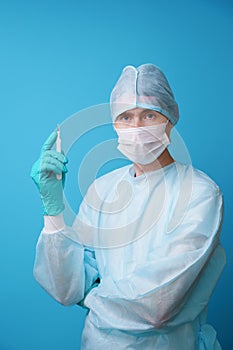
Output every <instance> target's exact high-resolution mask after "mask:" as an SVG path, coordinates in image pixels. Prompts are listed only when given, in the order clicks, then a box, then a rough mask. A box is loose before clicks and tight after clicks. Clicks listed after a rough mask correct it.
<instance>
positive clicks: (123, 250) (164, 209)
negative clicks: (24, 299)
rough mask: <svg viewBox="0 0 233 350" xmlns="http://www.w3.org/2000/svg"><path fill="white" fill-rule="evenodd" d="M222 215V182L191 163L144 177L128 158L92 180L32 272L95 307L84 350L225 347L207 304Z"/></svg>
mask: <svg viewBox="0 0 233 350" xmlns="http://www.w3.org/2000/svg"><path fill="white" fill-rule="evenodd" d="M222 216H223V199H222V194H221V191H220V189H219V187H218V186H217V185H216V184H215V182H214V181H213V180H211V179H210V178H209V177H208V176H207V175H206V174H205V173H203V172H201V171H200V170H197V169H195V168H194V167H192V166H191V165H185V164H182V163H179V162H174V163H171V164H169V165H167V166H165V167H164V168H162V169H158V170H154V171H151V172H148V173H146V174H143V175H140V176H137V177H134V170H133V165H127V166H125V167H122V168H120V169H117V170H114V171H112V172H110V173H108V174H106V175H104V176H102V177H100V178H98V179H96V180H95V181H94V183H93V184H92V185H91V186H90V187H89V189H88V191H87V194H86V196H85V198H84V200H83V202H82V204H81V206H80V208H79V212H78V215H77V217H76V219H75V221H74V224H73V226H72V227H67V226H64V227H62V228H61V229H56V227H55V228H54V232H47V231H46V229H45V228H44V229H43V230H42V232H41V234H40V237H39V240H38V243H37V249H36V258H35V265H34V276H35V278H36V280H37V281H38V282H39V283H40V284H41V286H42V287H43V288H44V289H45V290H46V291H47V292H48V293H49V294H50V295H51V296H52V297H53V298H55V299H56V300H57V301H58V302H60V303H62V304H63V305H72V304H79V305H81V306H84V307H86V308H87V309H88V312H87V315H86V319H85V325H84V330H83V335H82V345H81V349H82V350H93V349H98V350H102V349H105V350H108V349H109V350H110V349H117V350H123V349H124V350H125V349H127V350H129V349H131V350H137V349H138V350H139V349H140V350H142V349H148V350H152V349H153V350H154V349H158V350H168V349H169V350H194V349H198V350H219V349H221V347H220V344H219V342H218V340H217V337H216V331H215V330H214V328H213V327H212V326H211V325H209V324H208V323H207V307H208V302H209V299H210V296H211V294H212V292H213V290H214V287H215V286H216V283H217V281H218V279H219V277H220V275H221V273H222V270H223V268H224V265H225V253H224V250H223V248H222V247H221V244H220V237H219V236H220V231H221V222H222ZM55 220H56V218H55Z"/></svg>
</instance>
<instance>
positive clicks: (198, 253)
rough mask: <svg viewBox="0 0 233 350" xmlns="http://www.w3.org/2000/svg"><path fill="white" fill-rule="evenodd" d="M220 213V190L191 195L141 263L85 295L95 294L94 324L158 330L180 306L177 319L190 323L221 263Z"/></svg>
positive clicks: (204, 300)
mask: <svg viewBox="0 0 233 350" xmlns="http://www.w3.org/2000/svg"><path fill="white" fill-rule="evenodd" d="M222 215H223V199H222V194H221V192H220V190H219V189H216V188H212V187H210V188H207V189H204V190H203V191H202V192H201V193H194V195H193V196H192V198H191V201H190V202H189V205H188V208H187V209H186V212H185V215H184V217H183V219H182V221H181V222H180V224H179V225H177V227H175V228H174V229H173V230H172V231H171V232H169V233H164V234H163V237H162V238H161V240H160V243H159V244H158V246H157V247H156V249H154V251H152V252H151V253H150V254H149V256H148V259H147V263H146V264H143V265H142V264H140V262H139V263H138V265H137V266H136V268H135V269H134V271H132V272H130V273H129V274H128V275H126V276H125V277H124V278H122V279H120V280H118V281H113V280H112V279H111V276H107V277H106V278H105V279H103V281H101V284H100V285H99V286H98V288H97V289H96V291H93V293H90V295H88V296H87V298H86V300H85V301H84V302H85V304H86V305H87V306H88V305H91V304H92V299H93V298H96V297H98V308H95V309H93V310H91V311H92V316H93V318H96V320H98V322H99V323H98V324H99V326H100V327H103V328H105V327H106V328H109V327H113V328H115V327H117V328H119V329H123V330H127V331H131V332H133V331H146V330H152V329H160V328H162V327H166V325H168V324H169V322H171V323H172V322H173V319H174V317H175V316H177V315H178V313H182V309H183V310H184V309H185V305H186V310H188V312H184V313H183V314H182V315H181V316H180V318H179V317H178V318H177V322H189V321H192V320H193V319H194V318H195V317H196V316H197V313H199V312H200V311H201V310H203V309H204V308H205V307H206V305H207V303H208V300H209V297H210V295H211V293H212V291H213V289H214V287H215V285H216V283H217V280H218V278H219V276H220V274H221V272H222V269H223V266H224V264H225V254H224V252H223V250H222V248H219V234H220V230H221V222H222ZM216 247H217V249H216ZM194 291H195V292H194ZM195 303H196V305H195V306H194V307H193V305H194V304H195ZM175 323H176V321H175Z"/></svg>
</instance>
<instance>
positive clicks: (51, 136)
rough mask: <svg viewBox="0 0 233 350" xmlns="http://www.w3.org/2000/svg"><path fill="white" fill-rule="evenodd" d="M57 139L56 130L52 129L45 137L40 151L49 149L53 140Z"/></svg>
mask: <svg viewBox="0 0 233 350" xmlns="http://www.w3.org/2000/svg"><path fill="white" fill-rule="evenodd" d="M56 139H57V132H56V131H53V132H52V133H51V134H50V135H49V137H48V138H47V140H46V141H45V143H44V144H43V146H42V148H41V153H43V152H45V151H48V150H50V149H51V148H52V147H53V145H54V143H55V141H56Z"/></svg>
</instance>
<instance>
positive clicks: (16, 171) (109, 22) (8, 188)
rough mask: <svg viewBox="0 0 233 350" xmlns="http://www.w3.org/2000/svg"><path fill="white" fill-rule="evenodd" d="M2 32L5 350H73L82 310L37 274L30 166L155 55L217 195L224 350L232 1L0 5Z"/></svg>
mask: <svg viewBox="0 0 233 350" xmlns="http://www.w3.org/2000/svg"><path fill="white" fill-rule="evenodd" d="M0 36H1V38H0V39H1V40H0V45H1V50H0V52H1V54H0V59H1V65H0V89H1V91H0V101H1V103H0V115H1V136H0V146H1V148H0V149H1V164H2V166H1V169H2V170H1V235H0V240H1V248H0V249H1V253H0V260H1V261H0V266H1V294H0V295H1V298H0V304H1V305H0V310H1V312H0V322H1V324H0V349H1V350H21V349H22V350H29V349H34V350H37V349H38V350H39V349H40V350H41V349H46V350H47V349H56V350H62V349H70V350H72V349H79V348H80V335H81V331H82V326H83V320H84V315H85V311H83V310H81V309H80V308H78V307H63V306H61V305H59V304H58V303H56V302H55V301H54V300H53V299H52V298H51V297H49V296H48V295H47V294H46V293H45V292H44V291H43V290H42V288H41V287H40V286H39V285H38V284H37V283H36V282H35V280H34V278H33V275H32V268H33V260H34V254H35V245H36V241H37V238H38V235H39V232H40V230H41V228H42V225H43V220H42V216H41V205H40V200H39V196H38V193H37V191H36V188H35V186H34V184H33V182H32V181H31V179H30V177H29V173H30V168H31V165H32V163H33V162H34V161H35V160H36V158H37V157H38V154H39V150H40V147H41V145H42V143H43V141H44V140H45V138H46V137H47V136H48V134H49V133H50V132H51V130H53V129H54V127H55V126H56V124H57V123H61V122H62V121H63V120H64V119H66V118H67V117H69V116H70V115H72V114H73V113H75V112H77V111H79V110H81V109H83V108H87V107H89V106H92V105H96V104H99V103H105V102H108V100H109V94H110V91H111V89H112V87H113V85H114V84H115V82H116V79H117V78H118V76H119V74H120V72H121V70H122V68H123V67H124V66H125V65H128V64H133V65H136V66H137V65H140V64H142V63H148V62H151V63H155V64H157V65H158V66H160V67H161V68H162V70H163V71H164V73H165V74H166V75H167V77H168V80H169V82H170V84H171V86H172V88H173V91H174V93H175V96H176V99H177V101H178V103H179V108H180V115H181V118H180V121H179V123H178V125H177V130H178V131H179V133H180V134H181V135H182V137H183V139H184V141H185V143H186V146H187V147H188V150H189V152H190V155H191V158H192V163H193V165H194V166H195V167H197V168H199V169H201V170H203V171H205V172H206V173H207V174H209V175H210V176H211V177H212V178H213V179H214V180H215V181H216V182H217V183H218V185H219V186H220V187H221V189H222V191H223V194H224V198H225V220H224V225H223V231H222V243H223V246H224V247H225V250H226V253H227V265H226V268H225V270H224V273H223V275H222V276H221V279H220V281H219V283H218V285H217V287H216V289H215V292H214V294H213V296H212V298H211V302H210V308H209V321H210V323H212V324H213V325H214V326H215V328H216V330H217V333H218V338H219V340H220V342H221V344H222V347H223V349H224V350H231V349H232V348H233V332H232V314H233V298H232V295H233V272H232V266H233V254H232V252H233V251H232V246H233V235H232V227H233V215H232V209H233V208H232V200H233V193H232V192H233V190H232V188H233V186H232V170H233V169H232V154H231V150H232V130H233V125H232V119H233V118H232V101H233V89H232V82H233V68H232V62H233V5H232V1H230V0H229V1H227V0H212V1H211V0H209V1H208V0H206V1H204V0H202V1H201V0H195V1H187V0H186V1H182V0H177V1H166V0H161V1H156V0H155V1H148V0H144V1H142V2H140V1H135V0H134V1H127V0H125V1H121V0H118V1H116V2H115V3H113V2H111V1H85V2H84V1H74V0H73V1H72V0H66V1H65V0H63V1H61V0H57V1H53V0H51V1H45V0H40V1H32V0H31V1H12V0H8V1H4V0H2V1H1V4H0Z"/></svg>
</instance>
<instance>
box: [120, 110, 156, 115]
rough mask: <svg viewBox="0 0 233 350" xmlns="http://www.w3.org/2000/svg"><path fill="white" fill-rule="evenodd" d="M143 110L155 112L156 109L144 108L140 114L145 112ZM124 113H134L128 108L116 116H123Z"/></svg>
mask: <svg viewBox="0 0 233 350" xmlns="http://www.w3.org/2000/svg"><path fill="white" fill-rule="evenodd" d="M145 112H155V113H156V111H154V110H153V109H149V108H145V109H143V110H142V111H141V112H140V114H142V113H145ZM125 114H134V112H133V111H131V110H130V109H129V110H128V111H125V112H123V113H121V114H120V115H119V116H118V117H120V116H123V115H125Z"/></svg>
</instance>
